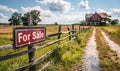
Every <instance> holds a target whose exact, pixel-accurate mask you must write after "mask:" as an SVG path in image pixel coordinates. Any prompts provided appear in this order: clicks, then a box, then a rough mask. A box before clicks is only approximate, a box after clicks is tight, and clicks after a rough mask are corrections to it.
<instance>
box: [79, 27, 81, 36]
mask: <svg viewBox="0 0 120 71" xmlns="http://www.w3.org/2000/svg"><path fill="white" fill-rule="evenodd" d="M80 32H81V30H80V25H79V34H80Z"/></svg>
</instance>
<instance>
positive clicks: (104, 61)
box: [95, 28, 120, 71]
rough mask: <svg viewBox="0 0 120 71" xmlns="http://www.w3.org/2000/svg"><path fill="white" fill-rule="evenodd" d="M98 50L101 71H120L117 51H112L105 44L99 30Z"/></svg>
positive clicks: (97, 38)
mask: <svg viewBox="0 0 120 71" xmlns="http://www.w3.org/2000/svg"><path fill="white" fill-rule="evenodd" d="M95 37H96V42H97V50H98V51H99V61H100V71H119V70H120V63H119V58H118V57H117V54H116V52H115V51H113V50H111V49H110V47H109V46H108V45H107V43H106V42H105V40H104V38H103V36H102V34H101V33H100V31H99V29H98V28H97V29H96V35H95Z"/></svg>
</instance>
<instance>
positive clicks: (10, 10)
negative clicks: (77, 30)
mask: <svg viewBox="0 0 120 71" xmlns="http://www.w3.org/2000/svg"><path fill="white" fill-rule="evenodd" d="M0 10H3V11H6V12H18V10H17V9H13V8H9V7H7V6H5V5H0Z"/></svg>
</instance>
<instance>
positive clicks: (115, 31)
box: [102, 26, 120, 45]
mask: <svg viewBox="0 0 120 71" xmlns="http://www.w3.org/2000/svg"><path fill="white" fill-rule="evenodd" d="M102 29H103V30H104V31H105V32H106V33H107V35H108V36H109V37H110V39H111V40H113V41H115V42H116V43H118V44H119V45H120V26H109V27H108V26H106V27H102Z"/></svg>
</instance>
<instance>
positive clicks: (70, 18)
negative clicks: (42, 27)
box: [40, 11, 86, 24]
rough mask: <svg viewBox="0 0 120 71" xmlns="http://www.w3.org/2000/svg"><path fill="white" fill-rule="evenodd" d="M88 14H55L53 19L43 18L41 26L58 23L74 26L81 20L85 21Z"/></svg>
mask: <svg viewBox="0 0 120 71" xmlns="http://www.w3.org/2000/svg"><path fill="white" fill-rule="evenodd" d="M85 13H86V12H84V11H83V12H77V11H76V12H72V13H69V14H68V13H67V14H65V13H61V14H53V15H52V16H51V17H42V21H41V22H40V23H41V24H43V23H46V24H51V23H52V24H54V23H55V22H58V23H59V24H73V23H77V22H79V21H80V20H84V17H85Z"/></svg>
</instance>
